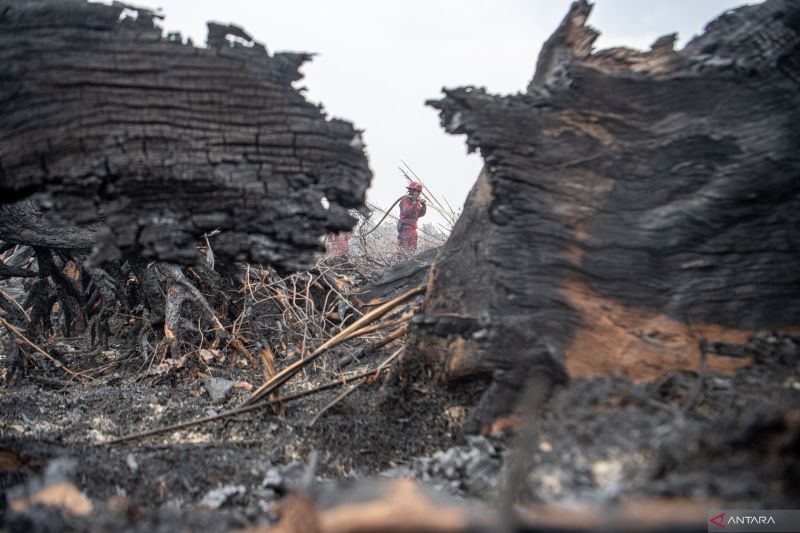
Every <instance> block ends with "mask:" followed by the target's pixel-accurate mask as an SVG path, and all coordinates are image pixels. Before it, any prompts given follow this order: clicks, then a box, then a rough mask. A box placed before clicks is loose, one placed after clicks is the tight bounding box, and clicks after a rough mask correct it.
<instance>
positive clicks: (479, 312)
mask: <svg viewBox="0 0 800 533" xmlns="http://www.w3.org/2000/svg"><path fill="white" fill-rule="evenodd" d="M590 11H591V5H590V4H589V3H588V2H585V1H579V2H575V3H574V4H573V5H572V7H571V9H570V11H569V13H568V15H567V16H566V17H565V19H564V21H563V22H562V23H561V25H560V27H559V28H558V29H557V30H556V32H555V33H554V34H553V35H552V37H551V38H550V39H549V40H548V41H547V42H546V43H545V45H544V47H543V49H542V52H541V55H540V57H539V60H538V63H537V67H536V73H535V75H534V77H533V80H532V81H531V83H530V85H529V86H528V88H527V91H526V92H525V93H520V94H516V95H512V96H495V95H491V94H488V93H487V92H486V91H485V90H482V89H478V88H473V87H466V88H459V89H454V90H445V91H444V92H445V97H444V98H443V99H441V100H437V101H431V102H429V105H431V106H432V107H434V108H436V109H438V110H439V112H440V115H441V121H442V125H443V127H444V128H445V129H446V130H447V131H448V132H450V133H454V134H464V135H466V137H467V144H468V148H469V149H470V150H471V151H473V150H480V153H481V155H482V156H483V158H484V162H485V165H484V170H483V171H482V173H481V175H480V177H479V178H478V181H477V183H476V184H475V186H474V188H473V190H472V191H471V193H470V196H469V198H468V200H467V203H466V206H465V209H464V213H463V215H462V217H461V219H460V220H459V221H458V224H457V226H456V228H455V230H454V231H453V234H452V236H451V238H450V240H449V242H448V243H447V244H446V245H445V247H444V249H443V250H442V252H441V254H440V256H439V257H438V259H437V260H436V262H435V263H434V265H433V267H432V271H431V277H430V283H429V291H428V295H427V297H426V303H425V307H424V314H423V315H421V316H419V317H417V319H416V323H417V336H416V340H415V343H414V346H415V347H416V348H417V350H418V351H419V352H421V354H422V355H423V356H424V358H425V359H427V360H428V361H432V362H433V363H434V365H435V367H436V368H438V369H439V372H440V375H441V376H442V377H443V378H444V379H445V380H448V381H449V380H454V379H458V378H465V377H469V376H476V375H482V374H483V375H485V374H491V375H492V376H493V378H494V380H493V384H492V385H491V387H490V390H489V391H488V392H487V393H486V395H485V396H484V398H483V400H482V401H481V404H480V406H479V408H478V410H477V412H476V413H475V420H476V421H477V422H478V423H479V424H482V425H483V427H484V428H485V427H486V424H488V423H489V422H490V421H491V419H492V418H496V417H498V416H499V415H501V414H504V413H506V412H508V410H509V408H510V406H511V405H512V404H513V403H514V401H516V400H517V399H518V398H519V395H520V391H521V390H522V389H523V388H524V384H525V383H526V382H528V380H529V378H532V377H534V376H535V375H540V376H546V377H547V379H546V380H545V383H553V382H556V381H560V380H564V379H565V378H567V377H568V376H573V377H574V376H596V375H611V374H618V373H621V374H624V375H626V376H628V377H630V378H632V379H637V380H639V379H641V380H646V379H651V378H655V377H657V376H660V375H662V374H663V373H665V372H669V371H674V370H690V371H691V370H694V371H696V370H698V369H699V368H700V366H701V350H702V348H701V345H702V346H706V343H705V341H723V342H741V341H743V340H745V339H746V338H747V337H749V336H750V335H751V334H752V333H753V332H754V331H756V330H760V329H783V330H789V329H793V328H795V329H796V328H797V326H800V299H798V297H797V296H798V294H800V269H798V267H797V265H798V263H800V4H798V3H797V2H791V1H784V0H769V1H767V2H765V3H764V4H761V5H757V6H752V7H742V8H739V9H736V10H734V11H730V12H727V13H725V14H723V15H722V16H720V17H719V18H718V19H716V20H715V21H713V22H711V23H710V24H709V25H708V26H707V28H706V30H705V33H704V34H702V35H700V36H698V37H696V38H694V39H693V40H692V41H691V42H690V43H689V44H688V45H687V46H686V47H685V48H684V49H682V50H679V51H676V50H674V49H673V44H674V41H675V36H674V35H670V36H666V37H662V38H660V39H658V40H657V41H656V43H655V44H654V45H653V46H652V48H651V49H650V50H649V51H646V52H639V51H634V50H630V49H627V48H613V49H609V50H602V51H598V52H593V51H592V44H593V42H594V41H595V39H596V38H597V36H598V33H597V32H596V31H595V30H594V29H592V28H591V27H589V26H587V25H586V19H587V17H588V16H589V13H590ZM747 363H748V361H747V360H742V359H735V358H730V357H724V356H720V355H718V354H714V353H708V357H707V367H708V368H709V369H711V370H716V371H729V370H731V369H734V368H736V367H737V366H741V365H744V364H747ZM538 382H539V383H542V381H541V380H538Z"/></svg>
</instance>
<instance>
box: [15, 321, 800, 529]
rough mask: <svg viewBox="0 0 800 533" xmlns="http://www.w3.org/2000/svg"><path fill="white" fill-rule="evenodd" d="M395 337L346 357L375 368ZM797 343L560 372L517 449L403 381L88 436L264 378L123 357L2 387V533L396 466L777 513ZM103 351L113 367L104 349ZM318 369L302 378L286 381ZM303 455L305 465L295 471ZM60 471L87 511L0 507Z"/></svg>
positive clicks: (219, 524)
mask: <svg viewBox="0 0 800 533" xmlns="http://www.w3.org/2000/svg"><path fill="white" fill-rule="evenodd" d="M396 346H397V344H396V343H395V344H394V345H390V346H387V347H386V348H384V349H383V351H382V353H381V354H378V355H376V356H373V357H372V358H370V359H369V360H364V361H361V363H360V365H356V367H357V368H367V367H368V366H370V367H374V366H375V364H376V363H377V362H379V361H380V360H382V359H383V357H385V356H386V355H388V354H389V353H391V352H392V351H394V349H396ZM798 347H800V340H798V339H797V338H793V337H778V336H773V335H771V334H767V333H765V334H762V335H760V336H759V337H758V338H756V339H754V340H753V341H752V342H751V344H750V345H749V346H748V347H747V350H749V351H750V352H751V353H757V354H758V356H757V357H756V362H755V364H754V365H753V366H752V367H750V368H745V369H740V370H739V371H737V372H736V373H735V374H734V375H732V376H721V375H716V374H713V373H706V374H704V375H703V376H702V379H699V378H698V376H697V375H694V374H673V375H670V376H665V377H664V378H663V379H662V380H660V381H659V382H656V383H645V384H633V383H631V382H629V381H627V380H625V379H622V378H615V379H611V380H607V379H584V380H579V381H575V382H573V383H572V384H571V385H570V386H569V387H566V388H563V389H561V390H559V391H557V392H556V393H555V395H554V396H553V397H552V399H551V400H550V401H549V402H548V403H547V405H546V407H545V408H544V410H543V411H542V412H540V413H537V414H536V416H535V418H534V422H533V423H532V424H530V425H529V426H530V427H529V428H528V430H527V431H523V432H522V433H521V434H523V435H525V439H523V440H524V442H523V443H520V440H521V439H520V438H518V437H515V435H513V434H511V433H507V434H503V435H499V436H496V437H493V438H485V437H465V436H464V435H462V434H461V430H460V428H461V426H462V424H463V422H464V420H465V415H466V413H467V412H468V409H469V406H470V405H472V404H474V403H475V402H476V400H477V398H478V394H479V393H480V388H481V384H480V383H472V384H468V385H466V386H462V387H460V388H458V389H456V390H454V391H447V390H442V389H441V388H440V387H439V386H438V385H437V384H436V383H434V382H432V381H430V380H428V379H426V378H424V377H421V378H420V379H419V380H418V381H415V382H414V383H411V384H410V386H409V387H407V388H406V389H405V390H404V391H399V390H395V389H394V388H390V387H385V386H382V385H381V383H379V382H376V383H372V384H365V385H363V386H361V387H359V388H358V389H357V390H356V391H355V392H354V393H353V394H351V395H349V396H347V397H346V398H345V399H343V400H342V401H341V402H340V403H339V404H337V405H336V406H335V407H333V408H331V409H330V410H329V411H327V412H326V413H325V414H324V416H322V417H320V419H319V420H318V421H317V422H316V423H315V424H314V425H313V426H310V427H309V423H310V421H311V420H312V419H313V418H314V417H315V415H316V414H317V413H318V412H319V411H320V409H322V408H323V407H324V406H325V405H327V404H328V403H329V402H330V401H331V400H332V399H333V398H334V397H336V396H337V395H338V394H339V393H340V392H341V389H333V390H330V391H325V392H321V393H318V394H315V395H313V396H309V397H307V398H304V399H299V400H295V401H292V402H290V403H287V404H286V405H285V412H284V413H283V414H281V413H275V412H273V411H272V410H271V409H270V408H265V409H264V410H262V411H258V412H255V413H249V414H246V415H240V416H239V417H237V418H235V419H231V420H227V421H220V422H213V423H209V424H205V425H201V426H197V427H194V428H190V429H187V430H183V431H177V432H173V433H167V434H163V435H158V436H153V437H147V438H144V439H140V440H136V441H131V442H127V443H121V444H117V445H113V446H109V445H104V444H102V443H103V442H104V441H106V440H108V439H110V438H113V437H116V436H120V435H123V434H129V433H133V432H137V431H142V430H146V429H151V428H154V427H158V426H163V425H167V424H171V423H175V422H181V421H185V420H190V419H193V418H196V417H200V416H205V415H207V414H209V413H212V412H219V411H220V410H222V409H224V408H229V407H232V406H235V405H237V404H238V403H239V402H240V401H242V400H243V399H244V398H246V396H247V394H248V390H246V389H244V388H233V389H232V391H231V393H230V396H228V398H227V399H226V400H224V402H222V403H215V402H214V401H213V400H212V399H211V398H210V396H209V394H208V392H207V390H206V386H205V385H204V384H203V378H204V376H207V375H209V374H211V375H214V376H215V377H220V378H226V379H230V380H232V381H236V380H238V381H240V382H247V383H252V384H255V385H258V384H259V383H260V382H261V379H263V378H259V376H258V374H257V372H256V371H255V370H252V369H250V368H247V367H245V366H242V365H241V364H239V365H234V366H233V367H230V366H228V365H226V364H219V365H216V364H212V365H210V366H208V367H206V366H205V365H201V364H200V363H198V362H197V361H195V360H192V359H190V360H189V361H188V362H187V363H186V364H185V365H184V366H183V368H179V369H170V370H168V371H166V372H164V373H163V374H160V375H155V376H145V375H143V374H141V373H139V374H137V373H136V372H134V370H135V369H138V367H139V366H140V365H141V362H139V361H131V360H126V361H124V362H123V363H122V364H120V365H119V366H118V367H117V370H115V371H114V372H113V373H111V374H108V375H106V376H105V377H103V378H102V379H100V380H96V381H95V382H91V384H89V385H72V386H68V387H59V388H54V387H55V386H57V385H58V383H57V382H49V383H47V384H46V385H43V384H42V382H41V380H39V383H35V382H34V381H29V380H19V382H18V383H16V384H14V385H5V386H4V387H3V390H2V400H0V402H1V403H2V412H3V417H2V422H0V443H1V444H0V455H1V456H0V467H1V468H0V470H2V472H0V483H2V488H3V489H4V490H5V498H4V500H3V502H2V509H3V515H2V522H0V527H5V528H8V529H9V530H11V531H31V530H33V531H57V530H64V529H74V530H93V531H111V530H115V531H159V530H162V531H172V530H175V529H177V528H178V527H180V528H182V529H185V530H198V531H200V530H202V531H226V530H229V529H232V528H241V527H246V526H252V525H259V524H267V523H270V522H271V521H273V520H275V518H276V514H275V504H276V502H278V501H279V500H280V499H281V498H282V497H283V496H284V495H285V494H287V493H288V492H289V491H290V490H292V489H293V488H296V487H298V486H299V485H300V484H302V483H305V485H304V486H306V487H308V486H309V479H313V480H314V481H313V483H311V485H312V486H313V487H320V486H322V487H324V486H328V485H331V484H332V483H338V484H350V483H352V482H353V481H354V480H357V479H361V478H364V477H370V476H379V477H397V476H403V475H411V476H413V477H415V478H416V479H418V480H420V481H423V482H425V483H427V484H430V485H433V486H434V487H437V488H440V489H442V490H445V491H447V492H449V493H451V494H453V495H455V496H457V497H459V498H468V499H473V498H475V499H479V500H482V501H484V502H486V503H488V504H494V503H498V502H501V501H502V500H503V499H505V498H510V497H511V498H517V499H520V500H522V501H534V502H595V503H615V502H620V501H626V500H630V499H631V498H678V497H679V498H690V499H694V500H697V501H700V502H703V501H708V502H709V505H711V504H712V503H711V502H715V503H720V502H724V503H725V504H726V505H728V506H731V507H734V506H735V507H740V508H761V507H764V508H792V507H796V506H797V504H798V503H800V464H798V461H797V455H798V452H799V451H800V368H799V366H798V364H797V361H798V359H797V357H798V350H799V348H798ZM341 355H342V352H339V353H336V352H334V353H333V354H332V355H331V356H330V357H331V358H334V357H338V356H341ZM106 357H107V358H109V360H113V359H114V357H115V352H114V351H113V350H112V351H110V352H107V355H106ZM325 367H326V365H322V366H320V367H319V368H325ZM328 368H329V366H328ZM131 376H139V377H138V378H137V379H133V378H131ZM327 379H330V376H329V375H328V374H327V373H325V372H323V371H321V370H319V369H318V370H317V371H316V372H314V371H311V370H309V371H308V372H306V374H305V376H303V375H301V376H298V377H296V378H295V380H293V382H292V383H291V384H290V387H289V389H291V388H292V387H293V386H294V387H299V386H308V384H309V383H313V382H315V381H325V380H327ZM297 384H301V385H297ZM523 414H525V415H527V413H523ZM313 450H316V451H318V463H317V467H316V469H315V470H314V471H313V474H314V476H313V478H308V476H307V474H308V473H309V472H310V470H309V467H308V466H307V462H308V458H309V454H310V453H311V452H312V451H313ZM512 456H513V457H515V458H516V460H517V461H518V462H517V463H513V461H511V460H510V458H511V457H512ZM519 461H521V462H519ZM506 464H524V465H525V468H524V472H525V473H526V475H525V476H523V478H524V479H523V483H522V484H521V485H520V486H519V487H517V489H516V493H515V494H509V493H508V490H507V489H506V488H505V487H506V484H505V482H504V481H505V480H506V479H507V477H508V476H507V472H506V470H505V469H504V465H506ZM304 476H306V477H307V479H306V481H305V482H303V481H302V480H303V478H304ZM59 480H66V481H69V482H71V483H73V484H74V485H75V486H76V487H77V488H78V489H79V490H80V491H82V492H83V494H84V495H85V496H86V497H88V498H89V500H90V501H91V503H92V510H91V512H90V513H89V514H85V515H83V516H80V515H78V516H76V515H73V514H69V513H67V512H64V511H63V510H59V509H58V508H56V507H44V506H40V505H29V506H27V508H25V509H24V510H21V511H19V512H16V511H15V512H11V510H10V509H9V508H8V506H9V505H11V502H13V501H15V500H19V499H20V498H23V497H24V496H25V495H26V494H32V493H35V492H36V491H37V490H38V489H39V488H41V486H42V485H52V484H55V483H57V482H58V481H59ZM313 487H312V488H313ZM65 507H67V508H69V506H65Z"/></svg>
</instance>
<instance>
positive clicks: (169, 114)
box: [0, 0, 371, 355]
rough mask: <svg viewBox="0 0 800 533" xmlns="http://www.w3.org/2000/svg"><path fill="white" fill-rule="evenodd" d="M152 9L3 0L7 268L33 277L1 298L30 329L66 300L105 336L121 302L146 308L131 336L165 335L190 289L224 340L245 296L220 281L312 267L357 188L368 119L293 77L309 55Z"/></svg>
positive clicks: (173, 331) (74, 329) (360, 199)
mask: <svg viewBox="0 0 800 533" xmlns="http://www.w3.org/2000/svg"><path fill="white" fill-rule="evenodd" d="M158 18H159V16H158V15H156V14H154V13H153V12H151V11H148V10H145V9H139V8H134V7H131V6H127V5H125V4H122V3H119V2H115V3H114V4H113V5H110V6H109V5H103V4H98V3H89V2H86V1H84V0H25V1H12V0H0V65H1V66H0V141H1V142H0V248H1V250H0V279H5V278H9V277H18V276H26V277H33V278H37V279H36V280H35V281H32V282H30V283H28V284H27V285H26V286H25V288H26V291H25V292H26V295H25V298H24V299H20V302H21V304H15V302H14V301H12V300H11V299H9V298H6V296H3V295H2V294H0V309H2V311H3V312H5V313H6V314H7V315H8V316H9V319H10V321H11V322H10V323H11V324H12V325H13V326H14V327H16V328H18V329H20V330H24V331H26V332H27V334H28V335H29V336H30V337H31V338H33V339H37V340H38V339H43V338H46V337H47V336H48V335H49V333H50V332H51V331H53V330H54V328H53V326H54V324H52V323H51V313H52V312H53V309H54V308H55V307H54V306H55V304H56V303H58V304H59V309H60V310H61V313H62V315H63V320H61V322H63V324H62V325H63V333H64V335H66V336H71V335H76V334H81V333H84V332H86V331H89V332H90V333H91V337H92V344H95V342H100V343H101V344H107V343H108V337H109V334H110V333H111V331H110V327H111V326H110V318H111V317H112V316H113V315H114V314H115V313H117V312H119V311H123V312H124V313H126V314H129V315H130V314H134V315H136V316H137V317H138V316H141V318H142V319H141V320H137V321H136V322H135V324H136V325H135V326H133V327H131V328H129V329H130V331H129V337H131V338H132V339H134V341H132V342H131V343H129V344H133V345H134V349H138V347H139V346H145V345H146V344H148V343H149V341H147V339H146V337H145V336H146V335H147V334H148V331H150V328H149V325H153V326H163V334H164V336H165V338H166V340H168V341H171V342H172V341H175V339H176V338H177V337H178V336H179V333H180V332H179V327H178V325H179V324H181V323H182V322H183V323H185V322H186V321H185V320H183V321H182V320H181V313H182V307H183V302H191V303H193V304H194V307H195V312H196V314H197V315H199V316H200V317H202V318H203V319H204V320H205V322H206V323H208V324H209V325H210V327H211V328H212V329H213V331H214V336H215V338H217V339H220V338H222V337H223V336H226V335H228V332H227V331H226V329H225V328H226V327H227V326H229V325H230V321H231V320H232V318H231V316H233V317H235V316H236V314H237V313H238V312H240V309H239V307H237V306H235V305H233V304H231V302H230V301H229V300H230V298H228V297H227V296H226V294H229V293H230V292H231V288H232V287H234V286H236V285H237V283H236V282H237V276H239V274H240V272H239V271H240V268H239V267H240V263H239V262H241V261H251V262H255V263H262V264H265V265H269V266H271V267H275V268H278V269H281V270H291V269H299V268H304V267H307V266H309V265H311V264H312V263H313V258H314V255H313V254H314V252H317V251H319V252H321V251H324V249H325V248H324V245H323V244H322V237H324V236H325V235H326V234H327V233H330V232H338V231H343V230H349V229H351V228H352V226H353V224H354V223H355V220H354V219H353V218H352V217H351V216H350V215H349V214H348V209H352V208H359V207H362V206H363V205H364V197H365V192H366V189H367V187H368V185H369V181H370V178H371V173H370V171H369V168H368V164H367V158H366V155H365V153H364V150H363V142H362V140H361V133H360V132H359V131H358V130H356V129H355V128H354V127H353V125H352V124H350V123H349V122H346V121H344V120H340V119H329V118H327V117H326V116H325V114H324V113H323V111H322V109H321V106H320V107H318V106H317V105H314V104H311V103H310V102H308V101H306V99H305V98H304V97H303V95H302V94H301V91H302V90H301V89H297V88H295V87H294V86H293V83H294V82H296V81H298V80H300V79H301V77H302V76H301V74H300V73H299V68H300V66H301V65H302V64H303V63H304V62H305V61H307V60H309V59H310V58H311V56H310V55H309V54H302V53H272V54H270V53H269V52H268V51H267V49H266V48H265V46H264V45H262V44H260V43H259V42H257V41H255V40H254V39H253V38H252V37H251V36H250V35H248V34H247V33H246V32H245V31H244V30H242V29H241V28H239V27H237V26H233V25H222V24H216V23H209V24H208V30H209V31H208V42H207V47H206V48H198V47H195V46H194V45H193V44H192V43H191V42H184V41H183V39H182V38H181V36H180V35H179V34H169V35H163V32H162V29H161V28H160V27H159V25H158V24H157V21H158ZM212 236H213V237H212ZM199 248H202V249H203V251H204V254H201V253H200V252H199V251H198V250H199ZM6 252H7V253H10V254H12V255H11V259H13V260H16V259H17V258H19V257H22V256H24V257H32V259H30V260H27V263H29V264H26V268H19V267H16V266H14V265H12V264H6V261H7V260H8V258H7V257H5V256H4V255H2V254H4V253H6ZM178 265H182V266H183V267H184V269H183V270H182V269H181V268H180V267H179V266H178ZM189 265H191V271H189V270H188V266H189ZM186 273H190V274H191V276H187V275H186ZM195 283H197V285H198V286H199V287H200V288H202V289H203V290H202V291H201V290H199V289H198V288H197V287H195V286H194V284H195ZM205 295H210V296H209V297H208V299H209V301H206V296H205ZM26 308H30V309H31V313H30V315H29V316H27V315H25V313H24V312H21V310H22V311H24V309H26ZM148 323H149V324H148ZM193 323H194V324H197V323H198V322H197V321H193ZM123 327H124V326H123ZM198 327H199V326H198ZM184 329H185V328H184ZM226 338H227V337H226ZM98 339H99V341H98ZM234 341H236V342H234V343H230V342H229V343H227V344H231V345H236V346H239V351H240V352H245V350H244V348H243V347H242V345H241V342H238V339H234ZM236 343H238V344H236ZM174 345H175V342H173V347H174ZM142 351H144V348H143V349H142ZM245 355H247V354H245Z"/></svg>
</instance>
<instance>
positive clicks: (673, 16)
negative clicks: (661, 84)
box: [132, 0, 741, 221]
mask: <svg viewBox="0 0 800 533" xmlns="http://www.w3.org/2000/svg"><path fill="white" fill-rule="evenodd" d="M132 2H133V3H135V5H138V6H141V7H146V8H150V9H157V8H162V10H161V13H162V14H163V15H165V19H164V21H163V26H164V28H165V29H166V30H168V31H180V32H181V33H182V34H183V35H184V37H187V36H188V37H191V38H192V39H193V40H194V42H195V44H196V45H203V44H204V43H205V39H206V25H205V23H206V21H208V20H213V21H216V22H222V23H234V24H237V25H239V26H241V27H243V28H244V29H245V30H246V31H247V32H248V33H250V35H252V36H253V38H254V39H255V40H257V41H259V42H261V43H264V44H265V45H266V47H267V50H268V51H269V52H270V53H273V52H276V51H303V52H312V53H317V54H318V55H317V57H315V58H314V60H313V61H312V62H310V63H307V64H306V65H305V66H304V67H303V68H302V72H303V73H304V74H305V78H304V79H303V80H301V81H300V82H298V83H297V84H296V86H298V87H300V86H305V87H307V88H308V92H307V93H306V97H307V98H308V99H309V100H311V101H313V102H315V103H316V102H322V103H323V105H324V106H325V109H326V110H327V112H328V113H329V115H331V116H337V117H342V118H345V119H347V120H350V121H352V122H353V123H354V124H355V126H356V127H357V128H359V129H362V130H365V133H364V140H365V142H366V149H367V154H368V156H369V159H370V166H371V168H372V171H373V173H374V178H373V182H372V187H371V189H370V192H369V197H370V199H371V201H373V202H375V203H377V204H378V205H382V206H385V207H388V205H390V204H391V203H392V202H393V201H394V200H395V199H396V198H397V197H398V196H400V195H401V194H403V192H404V190H405V184H406V181H405V179H404V178H403V177H402V176H401V174H400V172H399V171H398V170H397V167H398V166H399V165H400V160H401V159H402V160H404V161H405V162H406V163H408V164H409V165H411V167H412V168H413V169H414V170H415V171H416V172H417V174H419V175H420V177H421V178H422V179H423V181H424V182H425V183H426V184H427V185H428V186H429V187H430V188H431V190H432V191H433V193H434V194H436V195H437V196H439V197H441V196H445V197H446V198H447V200H448V201H449V203H450V204H451V205H452V206H453V207H454V208H455V207H457V206H461V205H462V204H463V202H464V200H465V199H466V196H467V193H468V192H469V190H470V188H471V187H472V184H473V183H474V181H475V178H476V177H477V175H478V172H479V171H480V167H481V160H480V156H479V155H477V154H471V155H469V156H468V155H467V153H466V146H465V143H464V137H463V136H450V135H448V134H446V133H445V132H444V131H443V130H442V129H441V127H440V126H439V119H438V114H437V113H436V112H435V110H433V109H432V108H429V107H426V106H424V102H425V100H427V99H432V98H439V97H440V96H441V88H442V87H457V86H461V85H475V86H483V87H486V88H487V89H488V90H489V91H491V92H493V93H501V94H507V93H516V92H518V91H522V90H524V89H525V87H526V86H527V84H528V81H529V80H530V78H531V77H532V76H533V70H534V66H535V64H536V58H537V56H538V53H539V49H540V48H541V45H542V43H543V42H544V41H545V40H546V39H547V38H548V37H549V36H550V34H551V33H552V32H553V31H554V30H555V29H556V27H557V26H558V24H559V22H560V21H561V19H562V18H563V17H564V15H565V14H566V13H567V10H568V7H569V4H570V2H569V1H568V0H403V1H398V0H327V1H326V0H292V1H289V0H280V1H278V0H132ZM739 4H741V2H735V1H731V0H647V1H645V0H596V2H595V7H594V9H593V11H592V15H591V17H590V19H589V23H590V24H591V25H592V26H594V27H595V28H597V29H598V30H599V31H600V32H601V37H600V39H599V40H598V42H597V48H607V47H609V46H620V45H626V46H631V47H636V48H648V47H649V45H650V44H651V43H652V42H653V41H655V40H656V38H657V37H659V36H661V35H664V34H667V33H672V32H678V38H679V41H678V46H679V47H682V46H683V45H685V44H686V42H687V41H688V40H689V39H690V38H691V37H692V36H693V35H696V34H697V33H700V32H701V31H702V29H703V27H704V26H705V24H706V23H707V22H708V21H710V20H711V19H713V18H714V17H715V16H717V15H718V14H720V13H721V12H723V11H725V10H726V9H730V8H732V7H735V6H736V5H739ZM429 212H430V210H429ZM435 216H436V215H434V217H435ZM426 218H427V219H428V221H432V220H431V218H429V217H426ZM423 220H425V219H423Z"/></svg>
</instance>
